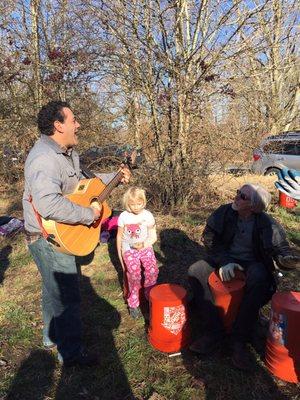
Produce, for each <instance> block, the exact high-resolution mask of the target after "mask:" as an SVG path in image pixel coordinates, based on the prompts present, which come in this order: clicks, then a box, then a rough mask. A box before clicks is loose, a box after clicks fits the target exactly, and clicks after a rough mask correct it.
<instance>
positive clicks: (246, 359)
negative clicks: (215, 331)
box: [231, 342, 253, 372]
mask: <svg viewBox="0 0 300 400" xmlns="http://www.w3.org/2000/svg"><path fill="white" fill-rule="evenodd" d="M231 361H232V364H233V365H234V366H235V367H236V368H237V369H239V370H241V371H245V372H250V371H251V370H252V369H253V366H252V363H251V359H250V353H249V350H248V349H247V346H246V344H245V343H242V342H235V343H234V344H233V346H232V357H231Z"/></svg>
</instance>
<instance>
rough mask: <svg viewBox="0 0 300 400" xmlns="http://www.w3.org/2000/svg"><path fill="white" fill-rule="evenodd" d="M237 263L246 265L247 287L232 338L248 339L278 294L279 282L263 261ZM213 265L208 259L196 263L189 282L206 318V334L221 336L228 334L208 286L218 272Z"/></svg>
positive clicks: (236, 339) (200, 309) (197, 303)
mask: <svg viewBox="0 0 300 400" xmlns="http://www.w3.org/2000/svg"><path fill="white" fill-rule="evenodd" d="M235 262H237V263H238V264H240V265H241V266H242V267H243V268H244V271H245V275H246V286H245V292H244V296H243V299H242V302H241V305H240V308H239V311H238V315H237V317H236V320H235V322H234V324H233V327H232V338H233V340H234V341H239V342H246V341H248V340H249V339H250V338H251V335H252V333H253V328H254V326H255V323H256V321H257V318H258V313H259V309H260V308H261V307H263V306H264V305H265V304H267V303H268V301H269V300H270V299H271V297H272V295H273V294H274V293H275V290H276V284H275V281H274V278H273V276H272V274H271V273H270V272H269V271H267V269H266V267H265V266H264V265H263V264H262V263H260V262H249V261H238V260H235ZM210 264H212V265H215V263H214V261H212V260H210ZM210 264H208V262H207V261H205V260H200V261H198V262H196V263H195V264H193V265H192V266H191V267H190V269H189V282H190V284H191V287H192V290H193V293H194V298H195V303H196V305H197V308H198V309H199V311H200V313H201V317H202V318H203V322H204V325H205V330H206V332H205V333H207V334H211V335H215V336H216V337H218V336H219V337H221V336H222V335H223V334H224V326H223V323H222V320H221V317H220V315H219V312H218V310H217V308H216V307H215V305H214V300H213V296H212V293H211V291H210V288H209V285H208V277H209V275H210V274H211V273H212V272H213V271H215V268H214V267H213V266H211V265H210Z"/></svg>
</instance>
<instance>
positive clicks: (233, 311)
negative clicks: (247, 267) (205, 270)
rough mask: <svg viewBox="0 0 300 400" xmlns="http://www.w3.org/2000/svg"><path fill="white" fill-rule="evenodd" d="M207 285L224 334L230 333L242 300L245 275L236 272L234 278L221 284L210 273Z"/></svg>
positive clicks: (215, 275)
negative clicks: (224, 330) (224, 331)
mask: <svg viewBox="0 0 300 400" xmlns="http://www.w3.org/2000/svg"><path fill="white" fill-rule="evenodd" d="M208 284H209V286H210V289H211V292H212V294H213V297H214V301H215V305H216V307H218V309H219V312H220V315H221V318H222V320H223V324H224V327H225V329H226V332H230V331H231V327H232V324H233V322H234V320H235V318H236V316H237V312H238V310H239V306H240V304H241V301H242V298H243V294H244V286H245V275H244V274H243V273H242V272H239V271H236V274H235V278H233V279H232V280H231V281H229V282H222V281H221V278H220V277H219V275H218V274H217V273H216V272H212V273H211V274H210V275H209V278H208Z"/></svg>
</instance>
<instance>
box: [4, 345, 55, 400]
mask: <svg viewBox="0 0 300 400" xmlns="http://www.w3.org/2000/svg"><path fill="white" fill-rule="evenodd" d="M54 370H55V358H54V356H53V354H51V353H48V352H47V351H44V350H34V351H32V352H31V353H30V355H29V357H28V358H26V359H25V361H23V362H22V364H21V366H20V368H19V370H18V372H17V374H16V376H15V377H14V380H13V382H12V384H11V386H10V388H9V389H8V394H7V397H5V400H33V399H46V398H48V395H49V394H50V391H51V389H52V385H53V382H54ZM49 398H50V397H49Z"/></svg>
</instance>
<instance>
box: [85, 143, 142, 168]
mask: <svg viewBox="0 0 300 400" xmlns="http://www.w3.org/2000/svg"><path fill="white" fill-rule="evenodd" d="M134 150H136V159H135V167H137V166H138V165H139V164H141V162H142V160H143V155H142V149H137V148H135V147H133V146H131V145H117V144H108V145H105V146H101V147H100V146H99V147H98V146H93V147H91V148H89V149H88V150H86V151H84V152H83V153H82V154H81V155H80V161H81V164H82V165H83V167H85V168H87V169H88V170H91V171H92V172H102V170H103V168H105V169H107V168H110V167H111V168H113V169H115V168H116V166H119V165H120V164H121V163H122V162H123V161H124V160H125V159H126V157H128V156H130V155H131V153H132V152H133V151H134Z"/></svg>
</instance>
